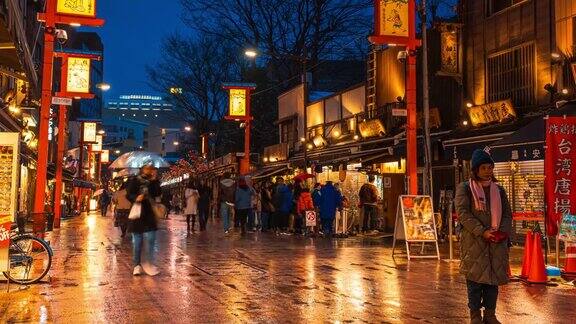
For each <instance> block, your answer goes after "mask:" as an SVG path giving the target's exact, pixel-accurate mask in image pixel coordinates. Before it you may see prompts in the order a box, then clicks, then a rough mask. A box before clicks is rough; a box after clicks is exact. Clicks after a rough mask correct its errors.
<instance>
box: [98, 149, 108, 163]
mask: <svg viewBox="0 0 576 324" xmlns="http://www.w3.org/2000/svg"><path fill="white" fill-rule="evenodd" d="M108 162H110V150H102V152H100V163H108Z"/></svg>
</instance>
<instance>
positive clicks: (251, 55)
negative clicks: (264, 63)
mask: <svg viewBox="0 0 576 324" xmlns="http://www.w3.org/2000/svg"><path fill="white" fill-rule="evenodd" d="M244 55H246V56H247V57H249V58H255V57H256V56H258V52H256V50H254V49H247V50H246V51H244Z"/></svg>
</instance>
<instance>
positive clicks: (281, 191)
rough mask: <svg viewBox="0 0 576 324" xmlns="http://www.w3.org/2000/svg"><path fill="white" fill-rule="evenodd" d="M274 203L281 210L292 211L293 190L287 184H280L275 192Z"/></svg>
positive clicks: (284, 211) (283, 211)
mask: <svg viewBox="0 0 576 324" xmlns="http://www.w3.org/2000/svg"><path fill="white" fill-rule="evenodd" d="M274 204H275V207H276V208H277V209H278V211H279V212H281V213H285V214H288V213H290V212H291V211H292V204H293V201H292V192H291V191H290V189H289V188H288V186H287V185H284V184H282V185H278V186H277V187H276V191H275V192H274Z"/></svg>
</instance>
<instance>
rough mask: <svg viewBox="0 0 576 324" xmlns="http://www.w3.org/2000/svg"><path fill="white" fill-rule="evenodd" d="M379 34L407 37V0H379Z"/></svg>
mask: <svg viewBox="0 0 576 324" xmlns="http://www.w3.org/2000/svg"><path fill="white" fill-rule="evenodd" d="M377 10H378V17H379V21H378V24H379V31H380V35H381V36H399V37H408V0H379V6H378V9H377Z"/></svg>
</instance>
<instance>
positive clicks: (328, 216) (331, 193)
mask: <svg viewBox="0 0 576 324" xmlns="http://www.w3.org/2000/svg"><path fill="white" fill-rule="evenodd" d="M341 208H342V194H341V193H340V191H339V190H338V189H336V187H335V186H334V184H333V183H332V181H327V182H326V184H325V185H324V187H322V189H321V190H320V221H321V223H322V232H323V233H324V236H326V237H330V236H332V234H333V233H334V219H336V211H337V210H338V209H341Z"/></svg>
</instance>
